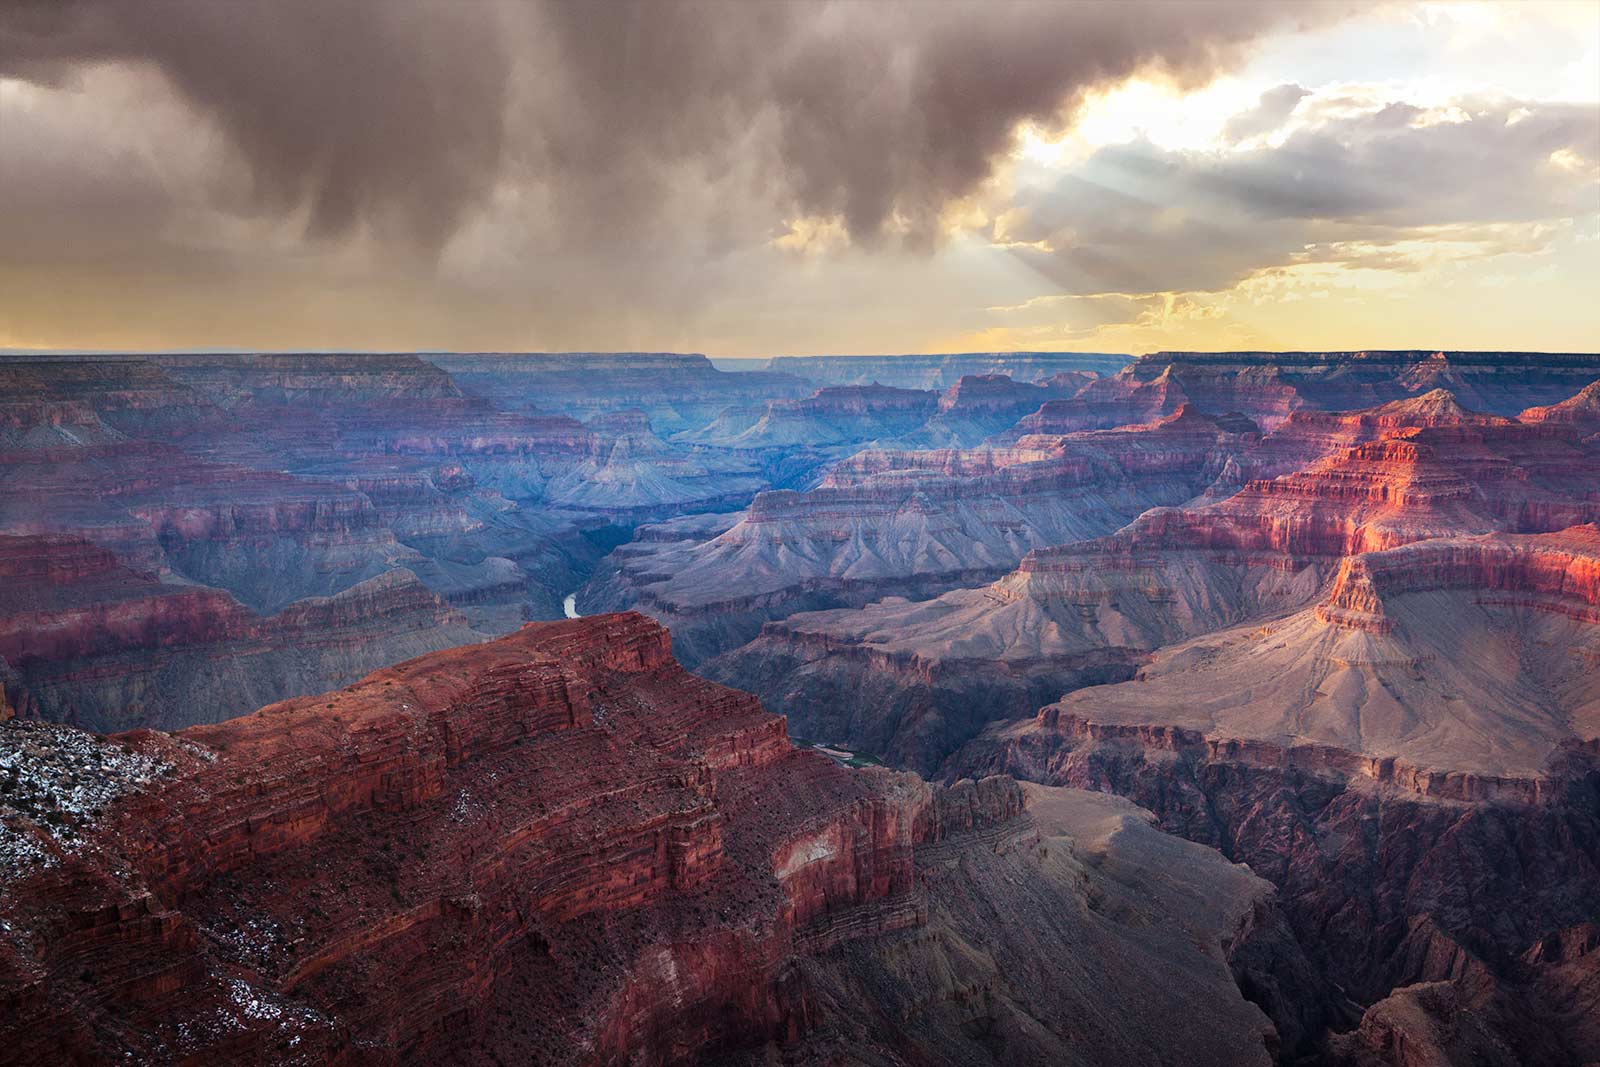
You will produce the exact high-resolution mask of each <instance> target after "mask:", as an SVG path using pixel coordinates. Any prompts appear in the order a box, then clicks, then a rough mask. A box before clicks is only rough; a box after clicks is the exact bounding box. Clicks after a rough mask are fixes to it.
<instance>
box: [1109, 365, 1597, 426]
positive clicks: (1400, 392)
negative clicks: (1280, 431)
mask: <svg viewBox="0 0 1600 1067" xmlns="http://www.w3.org/2000/svg"><path fill="white" fill-rule="evenodd" d="M1169 367H1170V368H1171V369H1172V370H1173V371H1175V372H1177V373H1179V374H1180V375H1191V374H1192V375H1196V376H1198V377H1201V378H1204V379H1207V380H1211V381H1217V382H1224V381H1226V379H1227V378H1228V377H1229V376H1232V375H1238V374H1249V373H1252V372H1256V371H1258V370H1260V369H1261V368H1272V370H1273V372H1274V373H1275V375H1276V376H1277V377H1278V378H1279V379H1280V380H1281V381H1283V382H1285V383H1287V384H1289V385H1290V386H1292V387H1293V388H1294V389H1295V390H1296V391H1297V392H1298V393H1299V394H1300V395H1301V396H1302V397H1304V398H1305V399H1306V401H1307V403H1306V406H1310V407H1318V408H1323V409H1325V410H1330V411H1344V410H1353V409H1356V408H1365V407H1372V406H1374V405H1377V404H1383V403H1387V402H1389V401H1391V400H1399V399H1402V398H1404V397H1407V396H1417V395H1420V394H1422V393H1427V392H1431V391H1432V390H1434V389H1446V390H1448V391H1449V392H1451V393H1452V394H1454V395H1455V396H1456V397H1458V398H1459V399H1460V401H1461V402H1462V404H1464V405H1465V406H1466V407H1468V408H1471V409H1472V410H1474V411H1484V412H1488V413H1489V414H1492V415H1508V416H1509V415H1515V414H1517V412H1519V411H1521V410H1523V409H1524V408H1527V407H1531V406H1535V405H1539V404H1554V403H1557V402H1559V401H1561V400H1565V399H1566V398H1567V397H1569V396H1571V395H1572V394H1573V393H1576V392H1577V391H1578V390H1579V389H1582V388H1583V387H1584V386H1585V385H1587V384H1588V383H1589V382H1591V381H1593V380H1594V379H1595V376H1596V375H1597V374H1600V354H1597V353H1574V352H1438V351H1435V352H1429V351H1418V350H1368V351H1361V352H1156V353H1153V354H1151V355H1148V356H1141V357H1140V358H1139V359H1138V360H1137V361H1136V363H1135V364H1134V365H1133V366H1132V367H1130V368H1129V369H1130V374H1131V377H1133V378H1134V379H1136V380H1151V379H1154V378H1156V377H1158V376H1160V375H1161V374H1162V373H1165V372H1166V371H1167V369H1168V368H1169ZM1240 410H1245V409H1240Z"/></svg>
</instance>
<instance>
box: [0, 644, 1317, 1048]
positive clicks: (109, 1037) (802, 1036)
mask: <svg viewBox="0 0 1600 1067" xmlns="http://www.w3.org/2000/svg"><path fill="white" fill-rule="evenodd" d="M669 646H670V641H669V637H668V635H667V633H666V631H665V630H663V629H662V628H661V627H660V626H658V625H657V624H655V623H653V622H651V621H649V620H647V619H644V618H643V617H640V616H637V615H613V616H599V617H594V618H588V619H583V620H579V621H574V622H567V623H543V624H531V625H529V626H528V627H526V628H524V629H522V630H520V631H519V632H517V633H516V634H513V635H511V636H508V637H505V638H502V639H500V640H497V641H494V642H490V643H486V644H479V645H474V646H469V647H465V648H460V649H454V650H450V651H446V652H440V653H434V654H431V655H428V656H424V657H422V658H420V659H415V660H411V661H408V662H405V663H402V664H399V665H397V666H395V667H392V668H389V669H385V670H381V671H379V672H377V673H375V674H372V675H369V676H368V677H367V678H365V679H363V680H362V681H361V682H360V683H358V684H356V685H354V686H352V687H350V688H349V689H346V690H343V691H339V692H333V693H328V694H325V695H323V696H318V697H309V698H302V699H298V700H292V701H288V702H286V703H281V704H276V705H272V706H269V707H266V708H263V709H261V710H260V711H258V712H256V713H255V714H252V715H248V716H245V717H243V718H238V719H234V720H232V721H230V722H226V723H222V724H219V725H215V726H204V727H196V728H192V729H189V730H185V731H183V732H181V733H178V734H163V733H155V732H150V731H136V732H133V733H127V734H122V735H117V736H114V737H99V736H96V735H91V734H86V733H83V732H81V731H77V730H74V729H72V728H70V727H65V726H58V725H50V724H43V723H37V722H25V721H20V720H18V721H13V722H10V723H8V724H5V725H0V790H3V792H0V814H3V818H0V878H3V879H4V892H3V893H0V1062H5V1063H18V1064H23V1063H30V1064H32V1063H63V1062H86V1063H87V1062H122V1061H124V1060H126V1061H129V1062H140V1063H184V1064H226V1063H263V1062H271V1063H340V1064H392V1063H420V1062H428V1063H485V1064H486V1063H496V1062H501V1063H503V1062H522V1063H550V1064H612V1063H617V1064H620V1063H628V1064H692V1063H706V1062H716V1061H721V1062H728V1063H767V1062H776V1061H780V1060H781V1062H785V1063H863V1064H866V1063H871V1064H895V1063H905V1064H911V1063H916V1064H974V1063H1044V1062H1049V1063H1068V1064H1073V1063H1080V1064H1097V1063H1109V1062H1130V1063H1132V1062H1137V1063H1153V1064H1174V1065H1176V1064H1192V1063H1202V1064H1218V1065H1224V1064H1252V1063H1254V1064H1266V1063H1269V1062H1270V1061H1271V1052H1272V1050H1274V1049H1276V1048H1278V1047H1279V1045H1280V1039H1279V1037H1278V1033H1277V1030H1276V1028H1275V1026H1274V1023H1273V1021H1272V1020H1271V1019H1269V1017H1268V1015H1267V1014H1264V1013H1263V1012H1262V1011H1261V1010H1260V1009H1259V1008H1258V1007H1257V1006H1255V1005H1254V1004H1251V1003H1249V1002H1248V1001H1246V999H1245V998H1244V997H1243V996H1242V995H1241V994H1240V991H1239V987H1238V986H1237V985H1236V984H1235V979H1234V977H1233V974H1232V972H1231V970H1230V961H1232V965H1233V967H1235V968H1237V969H1238V970H1239V972H1240V973H1241V974H1248V975H1253V976H1254V977H1252V978H1249V979H1247V980H1249V981H1254V982H1256V983H1257V984H1259V985H1272V986H1275V987H1276V986H1280V985H1285V984H1287V985H1288V986H1290V987H1292V988H1294V987H1299V986H1301V985H1305V986H1306V987H1307V988H1314V987H1315V981H1316V979H1315V976H1314V973H1313V972H1312V971H1311V969H1310V968H1309V967H1308V966H1306V964H1305V962H1304V961H1303V960H1300V959H1298V958H1297V957H1295V955H1294V953H1293V948H1292V943H1291V942H1289V940H1288V938H1287V935H1286V932H1285V927H1284V925H1283V922H1282V919H1281V918H1280V917H1279V916H1278V913H1277V910H1276V908H1277V905H1276V900H1275V896H1274V895H1273V894H1272V892H1271V891H1270V889H1269V887H1267V886H1266V884H1265V883H1263V882H1262V881H1261V880H1259V879H1258V878H1256V877H1254V876H1253V875H1251V874H1250V873H1249V872H1248V871H1245V870H1243V869H1242V868H1238V867H1235V866H1233V865H1231V864H1229V863H1227V862H1225V861H1223V860H1222V859H1221V858H1220V857H1218V856H1217V855H1216V854H1215V853H1213V852H1211V851H1210V850H1208V849H1205V848H1202V847H1200V846H1196V845H1191V844H1188V843H1186V842H1182V841H1179V840H1177V839H1175V838H1171V837H1168V836H1166V835H1164V834H1161V833H1159V832H1158V831H1156V830H1155V829H1154V828H1153V827H1152V826H1151V825H1150V824H1149V822H1148V816H1147V815H1145V814H1144V813H1141V812H1140V811H1139V810H1138V809H1136V808H1133V807H1132V806H1131V805H1128V804H1127V803H1126V802H1124V801H1120V800H1117V799H1116V798H1110V797H1095V796H1091V795H1088V794H1081V793H1076V792H1073V791H1062V790H1050V789H1043V788H1040V787H1029V791H1028V792H1024V790H1023V789H1022V788H1021V787H1019V786H1018V785H1017V784H1015V783H1014V782H1012V781H1010V780H1009V779H1004V778H988V779H984V780H982V781H977V782H970V781H969V782H963V783H959V784H956V785H953V786H951V787H949V788H940V787H930V786H928V785H926V784H925V783H923V782H922V781H921V780H920V779H917V778H915V777H913V776H909V775H902V774H894V773H891V772H887V771H882V770H866V771H853V770H849V769H847V768H845V767H842V766H840V765H838V764H836V763H834V762H832V761H831V760H829V759H828V758H827V757H825V756H823V755H821V754H819V753H817V752H815V751H810V750H801V749H796V748H794V747H792V746H791V745H790V743H789V741H788V739H787V736H786V733H785V728H784V721H783V720H782V719H781V718H779V717H777V716H773V715H770V714H768V713H766V712H764V711H763V710H762V709H761V707H760V706H759V704H757V702H756V701H755V700H754V698H752V697H750V696H748V695H746V694H743V693H739V692H737V691H734V690H729V689H724V688H722V687H720V686H717V685H714V684H712V683H709V682H705V681H702V680H700V679H698V678H695V677H693V676H691V675H689V674H687V673H686V672H684V671H683V669H682V668H681V667H679V666H678V665H677V664H676V662H675V661H674V660H673V659H672V658H671V654H670V651H669Z"/></svg>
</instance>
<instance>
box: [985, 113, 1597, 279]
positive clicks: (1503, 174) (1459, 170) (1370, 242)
mask: <svg viewBox="0 0 1600 1067" xmlns="http://www.w3.org/2000/svg"><path fill="white" fill-rule="evenodd" d="M1248 114H1250V115H1251V116H1254V115H1255V114H1256V113H1255V112H1251V113H1248ZM1428 117H1429V116H1426V115H1425V113H1424V112H1423V111H1422V110H1421V109H1419V108H1416V107H1412V106H1410V105H1407V104H1401V103H1396V104H1391V105H1389V106H1388V107H1385V108H1383V109H1381V110H1379V111H1376V112H1373V113H1370V114H1363V115H1358V116H1353V117H1345V118H1340V119H1334V120H1330V121H1326V122H1323V123H1321V124H1319V125H1316V126H1312V127H1307V128H1304V129H1301V130H1298V131H1296V132H1295V133H1293V134H1291V135H1290V136H1289V137H1288V138H1287V139H1286V140H1285V142H1284V143H1283V144H1282V145H1281V146H1279V147H1268V146H1263V147H1260V148H1256V149H1252V150H1248V151H1242V152H1231V153H1224V154H1221V155H1218V154H1215V153H1206V152H1184V151H1168V150H1164V149H1161V148H1159V147H1157V146H1154V145H1152V144H1150V143H1148V142H1135V143H1132V144H1126V145H1115V146H1109V147H1107V148H1104V149H1101V150H1100V151H1098V152H1097V153H1095V155H1094V156H1092V157H1091V158H1090V159H1089V160H1087V161H1086V162H1085V163H1084V164H1082V165H1081V166H1079V167H1076V168H1074V169H1073V170H1071V171H1070V172H1069V173H1067V174H1066V175H1064V176H1063V177H1061V178H1060V179H1059V180H1057V181H1055V182H1053V183H1050V184H1046V185H1035V186H1033V187H1031V188H1028V189H1025V190H1024V191H1023V192H1021V193H1020V194H1019V195H1018V196H1017V198H1016V199H1015V201H1014V206H1013V209H1012V211H1011V213H1010V214H1008V215H1007V216H1006V217H1005V219H1004V226H1003V234H1002V236H1003V237H1004V238H1005V239H1006V240H1007V241H1008V242H1011V243H1012V246H1013V248H1014V250H1015V253H1016V254H1017V255H1018V256H1019V257H1021V258H1022V259H1024V260H1025V261H1026V262H1027V263H1028V264H1029V265H1031V266H1032V267H1034V268H1035V269H1036V270H1038V271H1039V272H1040V273H1042V274H1043V275H1045V276H1046V277H1047V278H1049V279H1050V280H1051V282H1052V283H1054V284H1055V285H1057V286H1059V287H1060V289H1061V290H1062V291H1063V292H1066V293H1102V292H1126V293H1142V292H1152V291H1157V290H1164V291H1216V290H1220V289H1224V288H1227V287H1229V286H1232V285H1234V284H1235V283H1237V282H1238V281H1240V280H1241V279H1243V278H1245V277H1246V276H1248V275H1249V274H1251V273H1253V272H1254V271H1256V270H1260V269H1263V268H1269V267H1276V266H1286V265H1290V264H1293V263H1301V262H1326V263H1343V264H1346V265H1349V266H1361V267H1369V268H1377V269H1400V270H1405V269H1413V268H1414V267H1415V262H1414V260H1412V259H1411V258H1410V257H1409V256H1407V255H1405V254H1403V253H1402V252H1399V251H1396V250H1394V249H1393V248H1385V247H1384V246H1391V245H1394V244H1396V243H1397V242H1401V241H1404V240H1406V239H1408V238H1411V237H1415V236H1418V235H1421V234H1424V233H1431V234H1432V235H1434V236H1436V237H1439V238H1441V239H1455V240H1458V241H1462V242H1466V241H1483V242H1486V243H1489V244H1494V243H1496V242H1499V241H1502V240H1503V239H1504V238H1503V234H1502V233H1497V232H1496V231H1495V230H1494V229H1493V227H1497V226H1498V227H1502V228H1504V227H1505V226H1507V225H1517V224H1532V223H1536V222H1540V221H1544V220H1554V219H1561V218H1568V217H1576V216H1583V215H1589V214H1592V213H1593V212H1594V211H1595V209H1596V206H1597V201H1596V196H1597V185H1596V178H1595V175H1594V171H1593V167H1594V165H1595V160H1596V159H1597V158H1600V151H1597V148H1600V146H1597V145H1596V143H1595V142H1596V137H1597V134H1600V107H1596V106H1595V105H1575V104H1539V103H1528V104H1524V105H1518V104H1516V103H1514V102H1500V103H1495V104H1473V103H1471V102H1464V108H1463V111H1462V113H1461V115H1458V116H1457V118H1463V117H1464V118H1465V121H1445V122H1434V123H1432V124H1420V120H1423V119H1425V118H1428ZM1563 149H1566V150H1569V151H1572V152H1575V153H1577V154H1578V156H1579V157H1581V158H1583V159H1587V160H1588V162H1587V163H1586V164H1583V165H1579V166H1576V167H1562V166H1559V165H1557V164H1555V163H1552V161H1551V156H1552V154H1553V153H1558V152H1560V151H1561V150H1563ZM1447 231H1448V232H1447ZM1504 250H1507V251H1511V250H1515V251H1528V250H1530V248H1529V247H1528V246H1527V243H1526V239H1523V240H1522V241H1520V242H1518V243H1517V244H1516V245H1515V246H1512V245H1507V246H1506V247H1505V249H1504Z"/></svg>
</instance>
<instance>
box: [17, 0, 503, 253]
mask: <svg viewBox="0 0 1600 1067" xmlns="http://www.w3.org/2000/svg"><path fill="white" fill-rule="evenodd" d="M493 15H494V11H493V9H492V8H485V7H480V5H478V4H474V3H461V4H451V3H418V4H409V3H388V2H381V3H379V2H368V3H347V2H340V0H271V2H262V3H251V2H242V0H240V2H222V3H218V2H215V0H161V2H112V3H97V2H77V0H47V2H43V3H29V2H26V0H24V2H23V3H21V4H20V5H18V6H15V7H12V8H9V9H7V11H6V12H5V13H4V14H0V73H8V74H11V75H12V76H16V77H21V78H24V79H33V80H38V81H42V82H44V83H46V84H52V83H59V82H62V81H67V80H70V79H71V78H72V77H73V76H74V73H75V71H76V70H78V69H81V68H82V67H84V66H88V65H93V64H122V65H130V66H136V67H148V68H152V69H154V70H156V71H159V72H160V73H161V74H162V75H163V76H164V77H165V78H166V80H167V82H168V83H169V84H170V86H171V87H172V89H173V90H174V91H175V92H176V93H178V94H179V95H180V96H181V97H182V98H183V99H184V100H185V101H187V102H188V103H189V104H190V105H192V106H193V107H194V108H195V109H196V110H197V111H199V112H200V113H202V114H203V115H205V116H206V117H208V118H211V119H213V120H215V122H216V123H217V124H218V126H219V127H220V128H221V130H222V131H223V133H224V135H225V136H226V137H227V138H228V139H229V140H230V141H231V142H232V143H233V144H234V145H235V146H236V147H237V148H238V150H239V152H240V153H242V155H243V157H244V158H245V160H246V161H247V163H248V167H249V170H248V176H249V178H248V180H249V187H248V189H246V190H243V192H244V193H245V194H246V195H247V198H248V201H249V202H250V203H252V204H254V205H255V206H256V207H258V208H261V209H264V210H267V211H278V212H286V211H290V210H293V209H296V208H301V207H305V208H308V209H309V220H308V227H309V230H310V232H311V233H312V234H313V235H319V236H320V235H329V234H339V233H344V232H347V231H349V230H350V229H351V228H352V227H354V226H355V225H356V224H357V223H358V222H360V221H362V220H367V221H372V222H374V223H377V224H378V225H380V226H381V227H382V228H383V229H385V230H386V231H387V232H389V233H391V234H396V235H399V236H402V237H405V238H408V239H410V240H412V241H414V242H416V243H417V244H419V245H420V246H422V247H426V248H436V247H437V246H438V245H439V244H440V243H441V242H442V241H443V240H444V239H445V238H446V237H447V236H448V235H449V233H450V232H451V231H452V230H453V229H454V227H455V226H456V224H457V223H458V222H459V221H460V217H461V214H462V212H463V211H464V210H465V209H466V208H467V207H468V206H469V205H470V204H472V203H473V202H475V201H476V200H477V199H479V198H480V197H481V196H482V195H483V194H484V193H485V191H486V190H487V189H488V188H489V186H490V185H491V184H492V182H493V181H494V178H495V175H496V173H497V172H498V169H499V166H500V160H501V153H502V149H503V136H504V130H503V120H502V116H503V108H502V101H503V98H504V94H505V91H506V86H507V83H508V78H509V72H510V55H509V54H508V51H507V49H506V47H505V44H504V41H503V38H502V36H501V35H500V34H499V33H498V32H497V29H498V26H497V20H496V19H495V18H494V17H493ZM127 119H128V121H129V122H132V123H137V122H138V121H139V116H138V115H137V114H132V115H129V116H128V117H127ZM156 147H157V148H158V149H159V147H160V146H156Z"/></svg>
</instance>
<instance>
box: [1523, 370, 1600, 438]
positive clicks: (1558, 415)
mask: <svg viewBox="0 0 1600 1067" xmlns="http://www.w3.org/2000/svg"><path fill="white" fill-rule="evenodd" d="M1517 417H1518V418H1519V419H1520V420H1521V421H1523V422H1543V423H1557V424H1559V425H1563V426H1571V427H1574V428H1575V429H1577V430H1578V431H1579V432H1580V433H1594V432H1595V431H1597V430H1600V380H1596V381H1593V382H1590V383H1589V384H1588V385H1586V386H1584V387H1583V389H1581V390H1580V391H1579V392H1577V393H1575V394H1574V395H1572V396H1571V397H1568V398H1567V399H1566V400H1563V401H1562V402H1561V403H1559V404H1551V405H1549V406H1547V407H1531V408H1529V409H1528V410H1526V411H1524V412H1523V413H1522V414H1521V415H1519V416H1517Z"/></svg>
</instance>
